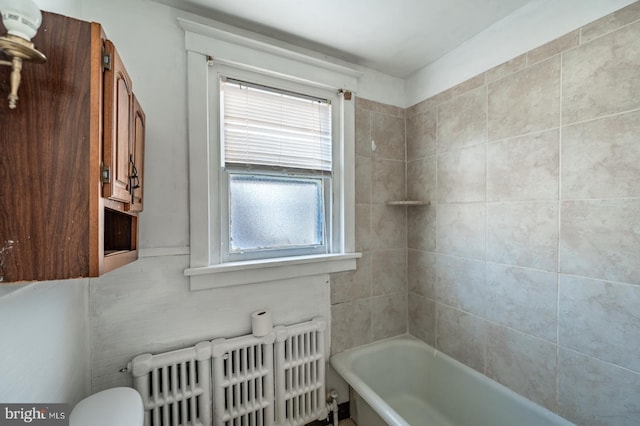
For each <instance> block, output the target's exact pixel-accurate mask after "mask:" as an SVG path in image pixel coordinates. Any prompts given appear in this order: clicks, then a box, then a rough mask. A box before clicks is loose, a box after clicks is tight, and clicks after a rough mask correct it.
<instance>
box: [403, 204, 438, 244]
mask: <svg viewBox="0 0 640 426" xmlns="http://www.w3.org/2000/svg"><path fill="white" fill-rule="evenodd" d="M407 229H410V230H411V232H408V233H407V247H408V248H410V249H414V250H422V251H436V206H435V205H433V204H432V205H428V206H411V207H407Z"/></svg>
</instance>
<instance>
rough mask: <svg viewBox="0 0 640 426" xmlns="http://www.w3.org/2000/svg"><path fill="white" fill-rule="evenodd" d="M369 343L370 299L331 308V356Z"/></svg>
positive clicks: (340, 304)
mask: <svg viewBox="0 0 640 426" xmlns="http://www.w3.org/2000/svg"><path fill="white" fill-rule="evenodd" d="M371 342H372V334H371V299H360V300H355V301H353V302H345V303H339V304H337V305H332V306H331V354H337V353H340V352H343V351H346V350H347V349H351V348H354V347H356V346H360V345H365V344H367V343H371Z"/></svg>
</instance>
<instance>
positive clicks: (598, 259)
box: [560, 199, 640, 284]
mask: <svg viewBox="0 0 640 426" xmlns="http://www.w3.org/2000/svg"><path fill="white" fill-rule="evenodd" d="M561 217H562V219H561V221H562V223H561V233H560V272H563V273H566V274H573V275H581V276H585V277H592V278H601V279H604V280H610V281H618V282H624V283H631V284H640V262H639V261H638V259H640V200H637V199H636V200H633V199H628V200H599V201H598V200H594V201H565V202H563V203H562V212H561Z"/></svg>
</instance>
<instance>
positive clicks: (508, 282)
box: [486, 263, 558, 342]
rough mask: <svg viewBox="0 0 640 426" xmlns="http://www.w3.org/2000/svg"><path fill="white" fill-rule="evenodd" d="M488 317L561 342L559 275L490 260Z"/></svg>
mask: <svg viewBox="0 0 640 426" xmlns="http://www.w3.org/2000/svg"><path fill="white" fill-rule="evenodd" d="M486 317H487V319H489V320H491V321H495V322H497V323H499V324H502V325H506V326H507V327H511V328H515V329H516V330H520V331H522V332H523V333H527V334H530V335H532V336H535V337H539V338H542V339H546V340H549V341H552V342H556V341H557V333H558V331H557V330H558V274H557V273H555V272H544V271H538V270H535V269H528V268H520V267H517V266H507V265H499V264H497V263H487V316H486Z"/></svg>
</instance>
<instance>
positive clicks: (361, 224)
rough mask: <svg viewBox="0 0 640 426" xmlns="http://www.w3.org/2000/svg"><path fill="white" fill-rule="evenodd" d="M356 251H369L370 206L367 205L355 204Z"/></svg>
mask: <svg viewBox="0 0 640 426" xmlns="http://www.w3.org/2000/svg"><path fill="white" fill-rule="evenodd" d="M355 234H356V235H355V240H356V241H355V243H356V251H369V250H370V249H371V206H370V205H369V204H356V229H355Z"/></svg>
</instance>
